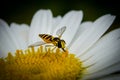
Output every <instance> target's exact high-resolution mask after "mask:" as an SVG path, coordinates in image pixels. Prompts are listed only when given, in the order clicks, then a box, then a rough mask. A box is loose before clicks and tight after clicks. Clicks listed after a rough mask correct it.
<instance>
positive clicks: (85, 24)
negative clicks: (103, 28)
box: [69, 21, 93, 54]
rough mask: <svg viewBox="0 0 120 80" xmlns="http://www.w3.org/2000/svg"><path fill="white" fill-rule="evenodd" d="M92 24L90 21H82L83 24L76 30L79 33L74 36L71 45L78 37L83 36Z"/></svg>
mask: <svg viewBox="0 0 120 80" xmlns="http://www.w3.org/2000/svg"><path fill="white" fill-rule="evenodd" d="M92 24H93V23H92V22H90V21H87V22H83V23H81V25H80V26H79V29H78V30H77V31H76V32H77V33H76V34H75V36H74V37H73V39H72V42H71V43H70V45H69V47H71V45H72V44H73V43H74V42H75V41H76V40H77V38H78V37H79V36H81V35H82V34H83V33H84V32H85V31H86V30H89V29H90V28H91V27H92ZM74 54H75V53H74Z"/></svg>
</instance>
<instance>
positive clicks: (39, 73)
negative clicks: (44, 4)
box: [0, 10, 120, 80]
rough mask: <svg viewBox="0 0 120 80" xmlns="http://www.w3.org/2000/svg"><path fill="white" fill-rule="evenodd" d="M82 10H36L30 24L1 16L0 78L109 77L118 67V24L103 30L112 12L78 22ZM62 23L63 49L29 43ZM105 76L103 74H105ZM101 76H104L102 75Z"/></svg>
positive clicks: (56, 79) (68, 79)
mask: <svg viewBox="0 0 120 80" xmlns="http://www.w3.org/2000/svg"><path fill="white" fill-rule="evenodd" d="M82 18H83V12H82V11H70V12H68V13H67V14H65V15H64V16H63V17H61V16H57V17H53V16H52V12H51V11H50V10H39V11H37V12H36V13H35V15H34V16H33V19H32V21H31V24H30V26H29V25H27V24H17V23H11V24H10V26H9V25H8V24H7V23H6V22H5V21H3V20H2V19H1V20H0V45H1V46H0V80H48V79H49V80H88V79H89V80H90V79H92V80H93V79H95V80H96V79H100V80H102V79H103V80H107V79H108V80H110V79H119V78H120V77H118V76H119V75H118V76H116V75H115V76H110V77H109V76H107V75H109V74H111V73H114V72H117V71H119V70H120V68H119V67H120V64H119V63H120V58H119V56H120V35H119V34H120V28H118V29H115V30H113V31H111V32H109V33H107V34H105V32H106V31H107V30H108V28H109V27H110V26H111V24H112V23H113V21H114V20H115V16H114V15H111V14H106V15H103V16H102V17H100V18H98V19H97V20H95V21H94V22H92V21H86V22H81V21H82ZM63 26H66V30H65V32H64V33H63V35H62V37H61V39H64V40H65V42H66V48H65V50H66V51H63V50H61V49H59V48H56V49H55V50H54V51H53V50H52V47H48V48H47V50H45V49H46V47H45V46H39V47H31V48H28V46H29V45H31V44H34V43H36V42H38V41H43V40H42V38H40V37H39V36H38V35H39V34H51V35H52V36H55V37H57V35H56V32H57V30H59V29H60V28H62V27H63ZM105 76H106V77H105ZM102 77H104V78H102Z"/></svg>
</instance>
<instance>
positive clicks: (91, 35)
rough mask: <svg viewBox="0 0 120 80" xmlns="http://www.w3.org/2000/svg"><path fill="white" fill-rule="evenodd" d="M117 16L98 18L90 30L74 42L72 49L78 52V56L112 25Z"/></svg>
mask: <svg viewBox="0 0 120 80" xmlns="http://www.w3.org/2000/svg"><path fill="white" fill-rule="evenodd" d="M114 19H115V16H111V15H109V14H108V15H104V16H102V17H100V18H99V19H97V20H96V21H95V22H94V23H93V25H92V27H91V28H90V29H89V30H86V31H84V33H83V34H82V35H81V36H80V37H79V38H78V39H77V40H76V42H74V44H73V45H72V46H71V48H70V50H71V51H72V52H73V53H77V56H80V55H81V54H83V53H85V52H86V51H87V50H88V49H89V48H90V47H91V46H92V45H93V44H94V43H95V42H96V41H97V40H98V39H99V38H100V37H101V36H102V35H103V34H104V33H105V32H106V30H107V29H108V28H109V27H110V25H111V24H112V23H113V21H114Z"/></svg>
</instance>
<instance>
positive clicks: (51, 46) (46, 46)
mask: <svg viewBox="0 0 120 80" xmlns="http://www.w3.org/2000/svg"><path fill="white" fill-rule="evenodd" d="M47 47H53V45H45V51H46V52H47Z"/></svg>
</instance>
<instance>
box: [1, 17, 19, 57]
mask: <svg viewBox="0 0 120 80" xmlns="http://www.w3.org/2000/svg"><path fill="white" fill-rule="evenodd" d="M13 35H14V34H12V33H11V31H10V29H9V26H8V24H7V23H6V22H5V21H3V20H1V19H0V45H1V46H0V52H1V53H0V57H6V56H7V54H8V52H15V50H16V48H17V45H18V44H17V43H15V39H14V36H13Z"/></svg>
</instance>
